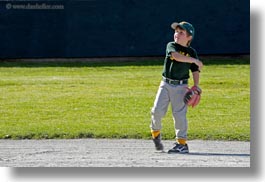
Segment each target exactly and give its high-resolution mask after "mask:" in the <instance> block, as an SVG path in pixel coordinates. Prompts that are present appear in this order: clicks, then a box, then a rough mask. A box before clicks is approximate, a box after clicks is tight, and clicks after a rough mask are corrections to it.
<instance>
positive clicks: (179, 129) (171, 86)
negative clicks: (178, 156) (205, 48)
mask: <svg viewBox="0 0 265 182" xmlns="http://www.w3.org/2000/svg"><path fill="white" fill-rule="evenodd" d="M171 27H172V28H173V29H174V30H175V32H174V42H169V43H168V44H167V47H166V57H165V61H164V69H163V73H162V81H161V83H160V86H159V89H158V92H157V95H156V99H155V101H154V106H153V108H152V110H151V125H150V127H151V134H152V139H153V142H154V144H155V148H156V149H157V150H161V151H163V149H164V148H163V145H162V143H161V128H162V125H161V120H162V118H163V117H164V115H165V114H166V112H167V109H168V105H169V103H171V107H172V115H173V119H174V126H175V133H176V143H175V146H174V147H173V148H172V149H170V150H169V151H168V153H188V152H189V148H188V145H187V143H186V142H187V125H188V123H187V118H186V113H187V107H188V106H187V105H186V104H185V103H184V101H183V99H184V95H185V93H186V92H187V86H188V79H189V70H191V72H192V76H193V82H194V86H195V87H198V85H199V74H200V70H201V69H202V66H203V64H202V62H201V61H200V60H199V59H198V56H197V53H196V51H195V50H194V49H193V48H191V47H190V43H191V41H192V40H193V39H194V35H195V32H194V27H193V26H192V24H190V23H188V22H184V21H183V22H180V23H176V22H174V23H172V24H171Z"/></svg>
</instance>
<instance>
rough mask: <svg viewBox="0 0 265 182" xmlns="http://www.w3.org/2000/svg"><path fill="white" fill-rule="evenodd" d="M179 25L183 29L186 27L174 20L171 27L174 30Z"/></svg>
mask: <svg viewBox="0 0 265 182" xmlns="http://www.w3.org/2000/svg"><path fill="white" fill-rule="evenodd" d="M178 26H179V27H181V28H182V29H185V28H184V27H183V26H182V25H180V24H179V23H177V22H174V23H172V24H171V28H172V29H174V30H175V29H176V28H177V27H178Z"/></svg>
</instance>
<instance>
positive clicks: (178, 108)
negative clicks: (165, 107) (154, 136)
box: [168, 86, 189, 153]
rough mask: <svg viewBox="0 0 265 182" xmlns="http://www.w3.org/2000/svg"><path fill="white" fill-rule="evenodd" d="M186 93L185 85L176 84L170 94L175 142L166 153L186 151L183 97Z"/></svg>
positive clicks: (185, 107) (186, 123) (187, 149)
mask: <svg viewBox="0 0 265 182" xmlns="http://www.w3.org/2000/svg"><path fill="white" fill-rule="evenodd" d="M185 93H186V86H178V87H176V88H175V90H174V94H172V95H171V104H172V105H171V106H172V115H173V119H174V126H175V133H176V143H175V146H174V147H173V148H172V149H170V150H169V151H168V153H188V152H189V148H188V144H187V130H188V122H187V118H186V114H187V106H186V105H185V103H184V101H183V98H184V95H185Z"/></svg>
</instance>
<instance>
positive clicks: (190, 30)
mask: <svg viewBox="0 0 265 182" xmlns="http://www.w3.org/2000/svg"><path fill="white" fill-rule="evenodd" d="M177 27H180V28H182V29H184V30H186V31H187V32H188V33H189V34H190V35H191V36H192V38H194V35H195V30H194V27H193V26H192V24H190V23H189V22H186V21H182V22H180V23H177V22H174V23H172V24H171V28H173V29H174V30H175V29H176V28H177Z"/></svg>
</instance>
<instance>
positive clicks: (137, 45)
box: [0, 0, 250, 58]
mask: <svg viewBox="0 0 265 182" xmlns="http://www.w3.org/2000/svg"><path fill="white" fill-rule="evenodd" d="M17 5H25V6H26V7H30V8H22V9H15V8H16V7H17ZM32 5H33V6H32ZM34 5H35V6H34ZM53 5H60V7H61V8H60V9H53V8H47V7H48V6H49V7H51V6H53ZM62 7H63V8H62ZM182 20H185V21H189V22H191V23H192V24H193V25H194V27H195V30H196V35H195V40H194V42H193V43H192V47H194V48H195V49H196V50H197V51H198V53H199V54H249V53H250V2H249V1H246V0H214V1H213V0H163V1H162V0H113V1H110V0H86V1H85V0H82V1H81V0H76V1H74V0H64V1H1V2H0V34H1V36H0V58H43V57H45V58H51V57H106V56H163V55H164V54H165V46H166V43H167V42H168V41H172V40H173V30H172V29H171V28H170V24H171V23H172V22H173V21H182Z"/></svg>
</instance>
